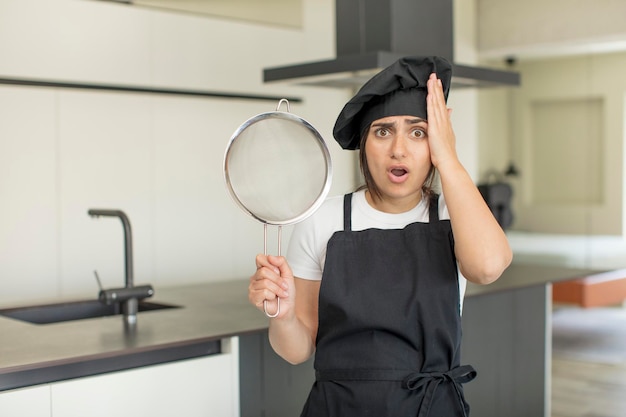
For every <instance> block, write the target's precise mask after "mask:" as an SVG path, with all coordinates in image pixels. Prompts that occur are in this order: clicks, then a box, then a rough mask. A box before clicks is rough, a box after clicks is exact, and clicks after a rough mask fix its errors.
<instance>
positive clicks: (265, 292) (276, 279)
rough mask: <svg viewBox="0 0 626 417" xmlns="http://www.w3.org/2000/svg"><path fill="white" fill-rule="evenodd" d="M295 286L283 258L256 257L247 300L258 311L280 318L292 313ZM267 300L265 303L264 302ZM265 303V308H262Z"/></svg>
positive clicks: (270, 256) (289, 269)
mask: <svg viewBox="0 0 626 417" xmlns="http://www.w3.org/2000/svg"><path fill="white" fill-rule="evenodd" d="M295 295H296V294H295V285H294V279H293V273H292V272H291V268H290V267H289V264H288V263H287V260H286V259H285V258H284V257H283V256H272V255H257V256H256V272H255V273H254V275H252V276H251V277H250V285H249V286H248V300H249V301H250V303H251V304H252V305H254V306H255V307H256V308H258V309H259V310H260V311H263V312H265V309H266V310H267V311H266V313H267V314H268V315H272V316H273V315H274V314H275V313H276V311H277V310H278V300H277V299H278V298H280V314H278V316H277V317H279V318H282V317H285V316H287V315H293V314H295V313H294V307H293V306H294V300H295ZM266 300H267V302H266ZM264 303H266V306H264Z"/></svg>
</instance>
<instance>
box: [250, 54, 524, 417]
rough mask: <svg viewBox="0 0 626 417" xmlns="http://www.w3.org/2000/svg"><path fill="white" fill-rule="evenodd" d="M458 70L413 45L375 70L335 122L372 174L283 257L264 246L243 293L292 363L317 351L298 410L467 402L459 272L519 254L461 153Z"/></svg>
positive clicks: (489, 271)
mask: <svg viewBox="0 0 626 417" xmlns="http://www.w3.org/2000/svg"><path fill="white" fill-rule="evenodd" d="M450 79H451V67H450V64H449V63H448V62H447V61H446V60H444V59H442V58H438V57H408V58H403V59H400V60H399V61H397V62H396V63H394V64H392V65H391V66H390V67H388V68H386V69H385V70H383V71H382V72H380V73H379V74H377V75H376V76H374V77H373V78H372V79H371V80H370V81H368V83H366V84H365V85H364V86H363V87H362V88H361V90H359V92H358V93H357V94H356V95H355V97H353V98H352V99H351V100H350V101H349V102H348V103H347V104H346V106H345V107H344V109H343V110H342V112H341V114H340V115H339V117H338V119H337V122H336V124H335V129H334V131H333V134H334V136H335V139H336V140H337V141H338V142H339V143H340V144H341V146H342V147H343V148H344V149H360V163H361V169H362V172H363V175H364V178H365V186H364V187H363V188H362V189H360V190H357V191H356V192H354V193H351V194H348V195H346V196H342V197H335V198H329V199H328V200H327V201H326V202H325V203H324V205H323V206H322V207H321V208H320V209H319V210H318V211H317V212H316V213H315V214H314V215H313V216H311V217H310V218H309V219H307V220H305V221H303V222H302V223H300V224H298V225H296V227H295V229H294V231H293V234H292V236H291V241H290V245H289V250H288V256H287V259H289V262H288V261H287V259H285V258H283V257H274V256H264V255H258V256H257V258H256V267H257V270H256V272H255V274H254V275H253V276H252V277H251V278H250V286H249V294H248V297H249V300H250V302H251V303H252V304H253V305H255V306H257V308H259V309H260V310H261V311H265V312H266V314H270V313H271V315H274V313H276V316H275V317H273V318H271V319H270V326H269V337H270V343H271V345H272V347H273V348H274V350H275V351H276V352H277V353H278V354H279V355H280V356H282V357H283V358H284V359H285V360H287V361H289V362H291V363H294V364H295V363H301V362H303V361H305V360H307V359H308V358H309V357H310V356H311V355H313V354H314V353H315V370H316V382H315V384H314V385H313V387H312V390H311V393H310V394H309V398H308V400H307V403H306V405H305V406H304V410H303V412H302V416H306V417H313V416H314V417H322V416H341V417H350V416H359V417H362V416H376V417H380V416H385V417H394V416H398V417H400V416H402V417H405V416H428V415H430V416H433V417H435V416H436V417H448V416H466V415H468V413H469V407H468V405H467V403H466V402H465V399H464V397H463V390H462V386H461V384H462V383H464V382H468V381H470V380H471V379H473V378H474V377H475V375H476V373H475V371H474V370H473V368H472V367H471V366H468V365H461V363H460V341H461V318H460V317H461V306H462V300H463V295H464V292H465V282H466V281H465V280H466V279H467V280H470V281H471V282H474V283H478V284H488V283H490V282H492V281H494V280H496V279H497V278H498V277H499V276H500V275H501V274H502V272H503V271H504V269H505V268H506V267H507V266H508V265H509V263H510V262H511V258H512V254H511V250H510V247H509V245H508V242H507V239H506V236H505V234H504V232H503V231H502V229H501V227H500V226H499V225H498V223H497V221H496V220H495V218H494V217H493V215H492V213H491V211H490V210H489V208H488V207H487V205H486V204H485V202H484V200H483V198H482V196H481V195H480V193H479V192H478V190H477V188H476V186H475V185H474V183H473V181H472V180H471V178H470V176H469V175H468V173H467V171H466V170H465V169H464V167H463V166H462V165H461V163H460V162H459V159H458V157H457V154H456V150H455V134H454V132H453V129H452V125H451V122H450V111H449V110H448V108H447V107H446V99H447V94H448V90H449V86H450ZM435 170H436V171H437V172H438V173H439V177H440V181H441V195H437V194H435V192H434V191H433V189H432V185H433V179H434V175H435ZM443 196H445V200H444V197H443ZM277 299H280V309H278V305H277ZM268 311H269V313H268Z"/></svg>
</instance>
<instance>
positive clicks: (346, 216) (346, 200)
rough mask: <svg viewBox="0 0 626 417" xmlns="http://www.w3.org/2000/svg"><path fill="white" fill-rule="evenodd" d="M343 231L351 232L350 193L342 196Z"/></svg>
mask: <svg viewBox="0 0 626 417" xmlns="http://www.w3.org/2000/svg"><path fill="white" fill-rule="evenodd" d="M343 231H344V232H351V231H352V193H349V194H346V195H344V196H343Z"/></svg>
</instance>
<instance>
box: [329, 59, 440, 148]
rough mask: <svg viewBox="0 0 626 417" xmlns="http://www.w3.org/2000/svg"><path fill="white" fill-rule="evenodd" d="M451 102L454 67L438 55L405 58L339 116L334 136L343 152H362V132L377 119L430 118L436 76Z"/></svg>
mask: <svg viewBox="0 0 626 417" xmlns="http://www.w3.org/2000/svg"><path fill="white" fill-rule="evenodd" d="M433 72H434V73H436V74H437V78H439V79H441V82H442V84H443V93H444V96H445V98H446V100H447V99H448V92H449V90H450V79H451V77H452V67H451V66H450V63H449V62H448V61H446V60H445V59H444V58H440V57H437V56H428V57H404V58H400V59H399V60H398V61H396V62H394V63H393V64H391V65H390V66H388V67H387V68H385V69H384V70H382V71H381V72H379V73H378V74H376V75H375V76H373V77H372V78H371V79H370V80H369V81H368V82H366V83H365V84H364V85H363V87H361V89H360V90H359V92H358V93H356V95H355V96H354V97H352V99H351V100H350V101H349V102H348V103H346V105H345V106H344V107H343V110H341V113H339V117H337V121H336V122H335V127H334V129H333V136H334V137H335V140H337V142H339V144H340V145H341V147H342V148H343V149H351V150H353V149H358V148H359V143H360V139H361V137H360V136H361V133H362V132H363V129H365V127H366V126H368V125H369V124H370V123H372V122H373V121H374V120H377V119H380V118H382V117H387V116H400V115H409V116H417V117H421V118H422V119H426V95H427V94H428V91H427V88H426V82H427V81H428V78H429V77H430V74H432V73H433Z"/></svg>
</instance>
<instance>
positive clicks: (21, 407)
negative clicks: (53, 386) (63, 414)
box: [0, 385, 50, 417]
mask: <svg viewBox="0 0 626 417" xmlns="http://www.w3.org/2000/svg"><path fill="white" fill-rule="evenodd" d="M0 416H2V417H21V416H29V417H50V387H49V386H48V385H40V386H36V387H32V388H23V389H16V390H11V391H5V392H0Z"/></svg>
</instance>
